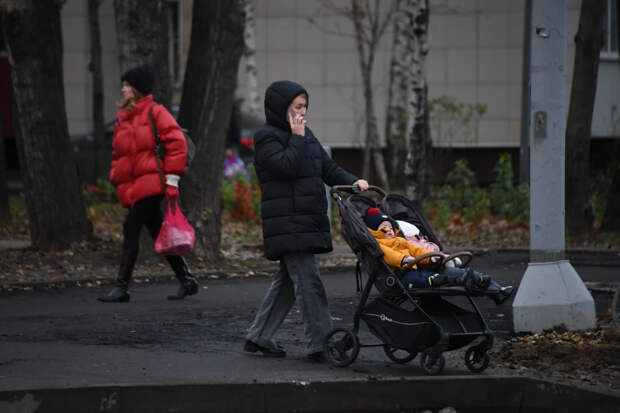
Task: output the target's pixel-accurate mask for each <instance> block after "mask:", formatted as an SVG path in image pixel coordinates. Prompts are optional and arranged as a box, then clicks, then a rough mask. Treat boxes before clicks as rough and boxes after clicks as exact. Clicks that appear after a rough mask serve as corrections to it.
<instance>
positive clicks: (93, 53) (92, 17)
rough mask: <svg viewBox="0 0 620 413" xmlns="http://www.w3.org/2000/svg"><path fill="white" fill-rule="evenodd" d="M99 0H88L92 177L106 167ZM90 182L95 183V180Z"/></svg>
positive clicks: (97, 175)
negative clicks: (92, 141) (91, 82)
mask: <svg viewBox="0 0 620 413" xmlns="http://www.w3.org/2000/svg"><path fill="white" fill-rule="evenodd" d="M100 4H101V0H88V24H89V29H90V65H89V69H90V71H91V74H92V80H93V91H92V93H93V94H92V99H93V109H92V110H93V111H92V114H93V131H94V135H95V148H94V153H93V172H94V173H93V175H92V176H93V178H94V181H96V180H97V178H102V177H103V176H104V175H105V172H104V171H106V170H107V168H108V158H109V156H106V153H105V149H106V145H105V142H104V128H103V125H104V122H105V121H104V119H103V73H102V72H103V69H102V64H101V31H100V29H99V5H100ZM94 181H93V182H92V183H95V182H94Z"/></svg>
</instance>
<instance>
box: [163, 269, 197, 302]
mask: <svg viewBox="0 0 620 413" xmlns="http://www.w3.org/2000/svg"><path fill="white" fill-rule="evenodd" d="M185 279H186V280H185V282H183V283H181V285H180V286H179V289H178V290H177V293H176V294H174V295H169V296H168V299H169V300H182V299H184V298H185V297H187V296H188V295H194V294H196V293H197V292H198V281H196V279H195V278H194V277H192V276H191V275H187V276H185Z"/></svg>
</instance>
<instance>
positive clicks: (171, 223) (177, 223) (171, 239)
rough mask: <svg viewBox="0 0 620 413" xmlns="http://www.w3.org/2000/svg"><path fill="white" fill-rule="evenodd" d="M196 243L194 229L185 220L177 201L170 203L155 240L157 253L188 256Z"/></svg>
mask: <svg viewBox="0 0 620 413" xmlns="http://www.w3.org/2000/svg"><path fill="white" fill-rule="evenodd" d="M173 202H174V205H172V208H171V204H172V203H173ZM195 241H196V235H195V234H194V228H192V226H191V225H190V224H189V223H188V222H187V219H185V215H183V213H182V212H181V210H180V209H179V206H178V204H177V201H176V199H175V200H173V201H170V202H168V205H167V208H166V216H165V217H164V222H163V223H162V224H161V229H160V230H159V235H158V236H157V239H156V240H155V252H156V253H157V254H160V255H184V254H188V253H190V252H191V251H192V249H194V242H195Z"/></svg>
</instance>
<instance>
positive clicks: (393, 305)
mask: <svg viewBox="0 0 620 413" xmlns="http://www.w3.org/2000/svg"><path fill="white" fill-rule="evenodd" d="M369 191H374V192H375V193H376V194H378V195H379V197H380V200H379V202H375V201H374V200H373V199H372V198H370V197H368V196H363V195H358V194H357V193H358V192H359V188H357V187H355V186H334V187H333V188H332V189H331V190H330V194H331V196H332V198H334V199H335V201H336V202H337V203H338V207H339V209H340V215H341V218H342V229H341V232H342V236H343V238H344V239H345V241H346V242H347V244H348V245H349V247H351V249H352V250H353V252H354V253H355V254H356V256H357V266H356V280H357V290H358V293H360V292H361V296H360V299H359V303H358V305H357V309H356V311H355V315H354V316H353V329H352V330H348V329H346V328H334V329H332V330H331V331H330V332H329V333H328V335H327V337H326V339H325V346H324V352H325V355H326V358H327V359H328V360H329V362H330V363H331V364H332V365H334V366H339V367H344V366H348V365H349V364H351V363H353V361H355V359H356V358H357V355H358V354H359V350H360V348H361V347H383V350H384V352H385V354H386V356H387V357H388V358H389V359H391V360H392V361H394V362H396V363H407V362H409V361H411V360H413V359H414V358H415V357H416V356H417V354H418V353H420V366H421V367H422V369H423V370H424V372H425V373H427V374H429V375H435V374H439V373H440V372H441V371H442V370H443V368H444V364H445V358H444V356H443V354H442V353H443V352H445V351H450V350H454V349H458V348H461V347H464V346H466V345H468V344H470V343H472V342H473V341H474V340H476V339H477V338H479V337H483V340H481V341H480V343H479V344H476V345H473V346H471V347H470V348H468V349H467V351H466V353H465V364H466V366H467V367H468V368H469V369H470V370H471V371H473V372H482V371H484V370H485V369H486V368H487V367H488V365H489V361H490V358H489V355H488V354H487V352H488V350H490V349H491V347H492V346H493V339H494V334H493V332H492V331H491V330H490V329H489V327H488V326H487V323H486V321H485V320H484V318H483V317H482V314H481V313H480V310H479V309H478V306H477V305H476V303H475V302H474V300H473V299H472V293H470V292H469V291H468V290H467V289H466V288H464V287H446V288H427V289H409V288H407V287H405V286H404V285H403V284H402V283H401V281H400V279H399V277H398V274H396V273H395V272H394V271H393V270H392V269H391V268H390V267H389V266H388V265H387V264H386V263H385V262H384V261H383V252H382V250H381V248H380V247H379V244H378V243H377V241H376V240H375V239H374V237H373V236H372V234H370V232H369V231H368V229H367V227H366V224H365V222H364V220H363V218H362V217H363V216H364V214H365V212H366V210H367V209H368V208H369V207H377V206H378V207H379V209H381V210H382V211H383V212H385V213H386V214H388V215H390V216H391V217H392V218H393V219H394V220H401V221H406V222H409V223H411V224H413V225H415V226H416V227H417V228H418V229H419V230H420V232H421V233H422V234H423V235H424V236H426V237H427V238H428V239H429V240H430V241H432V242H434V243H435V244H437V245H438V246H439V248H440V249H441V250H443V248H442V247H441V243H440V242H439V240H438V239H437V237H436V236H435V234H434V233H433V231H432V229H431V228H430V226H429V224H428V222H427V221H426V220H425V219H424V217H423V216H422V214H421V213H420V212H419V210H418V208H417V207H416V206H415V205H414V203H413V202H411V201H410V200H409V199H407V198H405V197H403V196H401V195H397V194H389V195H388V194H386V193H385V192H384V191H383V190H382V189H381V188H379V187H376V186H370V187H369ZM345 193H348V194H350V195H348V196H345V197H344V198H343V195H344V194H345ZM433 256H437V257H440V259H439V260H438V262H437V263H436V264H434V265H437V266H440V265H443V264H444V263H445V262H448V261H450V260H453V259H454V258H455V257H459V258H460V259H461V261H462V263H461V265H460V266H462V267H464V266H466V265H467V264H468V263H469V262H470V261H471V258H472V254H471V253H469V252H459V253H454V254H451V255H449V256H448V257H447V258H445V259H443V254H440V253H437V252H431V253H427V254H424V255H422V256H419V257H416V260H415V262H414V263H412V264H411V265H413V264H417V263H419V262H420V261H422V260H424V259H425V258H430V257H433ZM427 261H429V260H427ZM425 262H426V261H425ZM363 274H366V275H367V281H366V284H365V285H363V286H362V284H363V283H362V278H363V277H362V276H363ZM373 286H374V287H375V288H376V289H377V290H378V294H376V297H372V298H373V299H372V301H370V302H369V299H370V298H371V290H372V288H373ZM362 287H363V288H362ZM457 296H458V297H464V300H463V301H464V302H465V303H467V306H466V307H468V308H463V307H462V306H460V305H457V304H454V303H453V302H451V301H448V300H446V299H445V298H446V297H457ZM452 301H454V300H452ZM459 304H460V303H459ZM360 319H361V320H364V322H365V323H366V325H367V326H368V328H369V330H370V332H371V333H372V334H373V335H374V336H375V337H376V338H378V339H379V340H380V342H381V343H379V344H362V343H360V341H359V339H358V331H359V327H360Z"/></svg>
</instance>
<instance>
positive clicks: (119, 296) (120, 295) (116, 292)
mask: <svg viewBox="0 0 620 413" xmlns="http://www.w3.org/2000/svg"><path fill="white" fill-rule="evenodd" d="M97 299H98V300H99V301H101V302H102V303H126V302H128V301H129V291H127V287H126V286H125V287H121V286H118V285H117V286H115V287H114V288H112V290H110V292H109V293H107V294H106V295H104V296H103V297H99V298H97Z"/></svg>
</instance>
